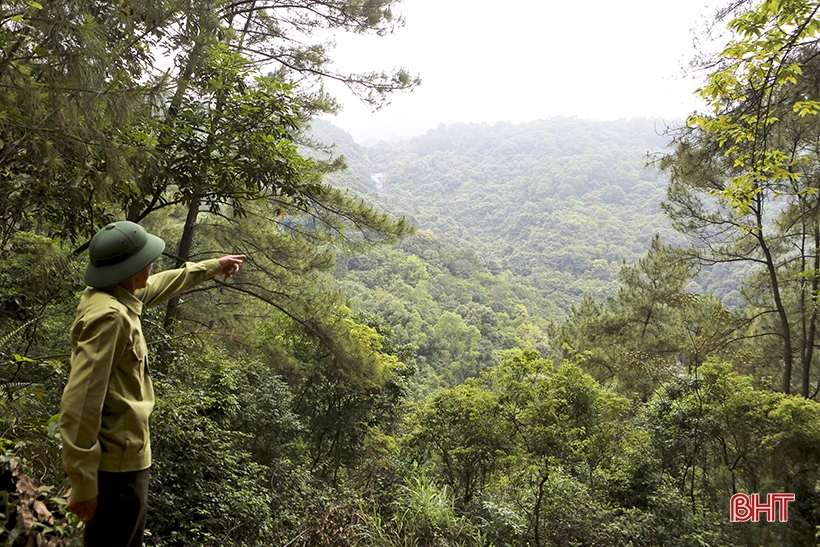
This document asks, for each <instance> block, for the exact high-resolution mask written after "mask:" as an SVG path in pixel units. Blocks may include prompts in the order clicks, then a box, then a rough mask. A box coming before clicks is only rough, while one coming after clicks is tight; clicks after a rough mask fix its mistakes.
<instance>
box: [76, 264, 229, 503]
mask: <svg viewBox="0 0 820 547" xmlns="http://www.w3.org/2000/svg"><path fill="white" fill-rule="evenodd" d="M220 271H221V266H220V264H219V261H218V260H215V259H214V260H206V261H204V262H199V263H195V264H192V263H186V264H185V265H184V266H183V267H182V268H179V269H176V270H169V271H166V272H162V273H159V274H156V275H152V276H151V277H149V278H148V285H147V286H146V287H145V288H144V289H139V290H137V291H136V293H135V294H131V293H129V292H128V291H126V290H125V289H123V288H122V287H120V286H115V287H114V289H113V290H111V291H110V293H109V292H106V291H105V290H101V289H94V288H91V287H88V288H86V290H85V291H84V292H83V295H82V297H81V299H80V304H79V306H78V307H77V315H76V317H75V319H74V324H73V326H72V328H71V347H72V354H71V375H70V376H69V379H68V384H67V385H66V387H65V390H64V391H63V398H62V402H61V405H60V435H61V437H62V441H63V466H64V467H65V470H66V472H67V473H68V476H69V478H70V479H71V487H72V494H71V495H72V498H73V499H74V500H75V501H84V500H88V499H91V498H93V497H95V496H97V471H98V470H100V471H116V472H125V471H139V470H142V469H147V468H148V467H150V465H151V442H150V438H149V433H148V417H149V415H150V414H151V411H152V410H153V408H154V387H153V383H152V382H151V376H150V373H149V369H148V364H147V357H148V348H147V346H146V345H145V338H144V337H143V335H142V325H141V323H140V314H142V310H143V309H145V308H151V307H153V306H157V305H159V304H161V303H163V302H165V301H167V300H169V299H170V298H173V297H174V296H176V295H178V294H179V293H181V292H183V291H185V290H187V289H189V288H191V287H193V286H195V285H197V284H198V283H201V282H202V281H205V280H206V279H209V278H211V277H213V276H214V275H216V274H217V273H219V272H220Z"/></svg>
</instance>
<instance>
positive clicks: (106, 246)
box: [84, 220, 165, 288]
mask: <svg viewBox="0 0 820 547" xmlns="http://www.w3.org/2000/svg"><path fill="white" fill-rule="evenodd" d="M164 250H165V242H164V241H163V240H161V239H160V238H158V237H157V236H155V235H151V234H149V233H148V232H146V231H145V229H144V228H143V227H142V226H140V225H139V224H134V223H133V222H129V221H127V220H124V221H122V222H114V223H112V224H109V225H108V226H106V227H105V228H103V229H102V230H100V231H99V232H97V233H96V234H95V235H94V237H93V238H91V243H90V244H89V246H88V259H89V264H88V268H86V270H85V278H84V281H85V284H86V285H88V286H89V287H96V288H100V287H108V286H110V285H116V284H117V283H121V282H123V281H125V280H126V279H128V278H129V277H131V276H133V275H136V274H138V273H139V272H140V271H142V270H143V269H144V268H145V267H147V266H148V265H149V264H150V263H152V262H153V261H154V260H156V259H157V257H158V256H159V255H161V254H162V251H164Z"/></svg>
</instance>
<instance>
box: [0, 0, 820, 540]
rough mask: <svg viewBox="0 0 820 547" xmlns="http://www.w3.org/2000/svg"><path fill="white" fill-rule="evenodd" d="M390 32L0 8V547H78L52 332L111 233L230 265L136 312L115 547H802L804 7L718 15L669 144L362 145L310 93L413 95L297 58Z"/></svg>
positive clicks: (302, 6) (814, 164)
mask: <svg viewBox="0 0 820 547" xmlns="http://www.w3.org/2000/svg"><path fill="white" fill-rule="evenodd" d="M397 6H398V2H397V0H369V1H367V2H360V1H358V0H333V1H325V0H319V1H314V0H310V1H308V0H293V1H292V2H289V3H265V2H249V1H230V2H228V1H223V0H197V1H196V2H193V1H190V0H114V1H92V0H70V1H68V0H67V1H63V2H56V1H48V0H41V1H39V2H38V1H34V0H9V1H6V2H3V3H2V4H0V89H2V91H0V524H1V525H2V528H0V542H2V543H3V544H4V545H9V546H19V547H24V546H25V547H27V546H37V547H39V546H49V547H69V546H80V545H82V544H83V539H82V534H83V524H82V523H81V522H80V520H79V519H78V518H77V516H76V515H74V514H72V513H71V512H69V511H68V510H67V499H68V496H69V494H70V493H69V488H70V482H69V481H68V478H67V476H66V473H65V471H64V470H63V466H62V456H61V448H62V447H61V438H60V434H59V430H58V420H59V414H58V413H59V409H60V398H61V396H62V392H63V389H64V387H65V385H66V381H67V379H68V376H69V373H70V370H71V344H70V341H69V336H68V334H69V330H70V328H71V325H72V322H73V321H74V317H75V311H76V309H77V304H78V302H79V298H80V294H81V293H82V291H83V289H84V288H85V285H84V283H83V272H84V271H85V268H86V265H87V263H88V245H89V240H90V238H91V237H92V236H93V235H94V233H96V232H97V231H98V230H99V229H100V228H102V227H103V226H105V225H106V224H108V223H109V222H112V221H117V220H130V221H133V222H138V223H140V224H141V225H142V226H144V227H145V228H146V229H147V230H148V231H149V232H151V233H153V234H156V235H158V236H160V237H162V239H164V240H165V242H166V244H167V245H166V252H165V254H164V255H163V256H162V257H160V259H159V260H158V261H157V263H156V264H155V266H154V267H155V271H159V270H167V269H172V268H176V267H179V266H181V265H182V264H184V263H185V262H195V261H201V260H205V259H208V258H214V257H218V256H221V255H224V254H227V253H242V254H245V255H246V256H247V259H246V261H245V263H244V264H243V266H242V268H241V270H240V272H239V273H238V274H237V275H235V276H234V277H232V278H227V277H221V276H220V277H216V278H214V279H213V280H211V281H208V282H206V283H204V284H202V285H199V286H197V287H196V288H195V289H193V290H191V291H189V292H187V293H185V294H182V295H181V296H180V297H179V298H176V299H173V300H171V301H169V302H168V304H167V305H164V306H162V307H157V308H152V309H150V310H147V311H145V312H144V313H143V314H142V328H143V332H144V334H145V338H146V339H147V342H148V350H149V360H150V368H151V376H152V378H153V381H154V387H155V390H156V394H157V405H156V408H155V409H154V412H153V414H152V417H151V436H152V444H153V447H154V454H153V463H152V466H151V475H150V476H151V478H150V481H151V483H150V497H149V513H148V526H147V531H146V539H145V544H146V545H149V546H155V547H182V546H209V547H210V546H223V545H236V546H240V547H262V546H265V547H319V546H334V547H353V546H362V547H410V546H414V547H456V546H459V547H503V546H509V547H513V546H515V547H519V546H530V547H548V546H555V547H569V546H576V547H577V546H590V547H593V546H610V545H623V546H631V547H654V546H657V547H676V546H680V547H689V546H693V545H702V546H715V547H718V546H721V547H722V546H728V545H732V546H752V545H754V546H759V545H763V546H782V545H789V546H798V547H801V546H816V545H820V539H818V537H820V402H818V397H819V396H820V367H818V359H816V358H815V354H816V352H815V350H816V349H817V347H818V344H819V343H820V342H819V341H818V338H820V325H818V319H820V317H818V315H819V314H818V305H817V302H818V299H820V192H818V189H820V118H818V115H820V55H818V54H820V48H819V47H818V44H817V39H818V35H820V14H818V10H820V3H818V2H810V1H808V0H737V1H734V2H731V3H728V4H727V5H726V6H725V7H724V8H721V9H720V10H718V11H717V12H716V13H715V15H714V20H713V21H712V22H711V23H710V27H709V29H708V30H709V31H710V34H711V35H715V36H719V39H720V40H723V42H722V43H721V47H720V48H718V52H717V53H716V54H715V55H714V56H704V57H698V58H696V59H695V60H694V61H693V64H694V65H695V66H696V67H697V68H698V69H699V70H701V72H702V74H703V75H704V78H703V84H702V86H701V87H700V88H699V89H697V90H694V89H693V91H696V92H697V93H698V95H699V96H700V97H701V99H702V100H703V102H704V104H705V105H706V106H705V108H704V109H703V111H702V112H694V113H692V115H691V116H689V117H688V118H687V119H684V120H677V121H674V122H672V121H669V122H666V123H663V122H660V121H658V120H654V119H632V120H620V121H596V120H586V119H581V118H566V117H555V118H548V119H544V120H538V121H532V122H529V123H520V124H511V123H498V124H495V125H487V124H452V125H440V126H439V127H437V128H436V129H432V130H430V131H429V132H428V133H426V134H425V135H422V136H418V137H415V138H412V139H409V140H404V141H384V142H379V143H373V144H370V145H367V146H364V145H360V144H357V143H356V142H354V140H353V139H352V137H351V136H350V135H349V134H347V133H345V132H344V131H343V130H341V129H339V128H338V127H335V126H334V125H332V123H329V122H327V121H325V120H324V119H320V116H322V115H324V114H330V113H333V112H335V111H337V110H338V108H339V104H338V103H337V102H336V100H335V99H334V98H333V97H332V96H329V95H328V94H327V93H326V91H325V87H324V85H323V82H326V81H328V80H335V81H340V82H343V83H344V84H346V85H347V86H348V88H350V89H351V90H352V91H353V92H354V93H355V94H356V95H357V96H358V97H359V98H360V99H361V100H362V101H364V102H365V103H367V104H369V105H372V106H373V107H374V108H379V107H387V104H388V103H389V100H390V97H391V95H393V94H395V93H400V92H404V91H409V90H412V89H414V88H415V87H416V86H418V85H421V81H420V79H419V77H416V76H413V75H412V74H411V73H410V72H408V71H407V70H405V69H397V70H395V71H393V72H384V71H381V70H379V69H376V70H374V71H373V72H366V73H345V72H340V71H338V70H337V69H336V68H335V65H334V62H333V61H334V59H333V49H332V43H330V42H328V41H327V33H326V31H327V30H335V31H338V32H350V33H371V34H375V35H384V34H387V33H390V32H392V31H393V30H395V29H396V28H398V26H400V25H401V23H402V21H401V18H400V17H399V16H397V15H396V9H397ZM717 30H720V32H717ZM712 31H714V32H712ZM815 177H818V178H815ZM738 494H742V495H743V496H754V495H758V496H760V497H761V498H766V496H767V495H769V494H775V495H776V494H791V495H793V496H794V497H793V501H790V502H788V503H786V502H784V501H781V502H780V505H779V506H778V511H777V512H775V511H774V510H773V511H772V513H771V514H767V513H766V512H765V511H762V512H761V513H759V514H755V515H753V518H752V519H751V520H750V519H745V520H743V519H741V520H743V521H742V522H735V521H736V520H738V519H737V518H733V517H735V516H736V515H735V514H734V513H733V512H732V507H733V506H732V503H733V502H732V500H736V499H737V498H736V497H735V496H736V495H738ZM744 499H745V498H744ZM752 499H756V498H752ZM781 499H782V498H781ZM758 517H759V518H758Z"/></svg>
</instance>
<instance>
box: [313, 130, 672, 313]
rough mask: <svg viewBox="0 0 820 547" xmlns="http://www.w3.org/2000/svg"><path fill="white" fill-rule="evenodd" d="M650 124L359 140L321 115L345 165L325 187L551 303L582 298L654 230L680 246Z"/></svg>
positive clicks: (637, 251)
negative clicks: (441, 241)
mask: <svg viewBox="0 0 820 547" xmlns="http://www.w3.org/2000/svg"><path fill="white" fill-rule="evenodd" d="M666 129H667V128H666V126H664V125H662V124H660V123H659V122H658V121H657V120H653V119H640V118H639V119H632V120H619V121H590V120H580V119H575V118H550V119H547V120H541V121H536V122H530V123H522V124H509V123H499V124H495V125H493V126H490V125H486V124H455V125H446V126H445V125H440V126H439V127H438V128H436V129H433V130H431V131H429V132H428V133H427V134H425V135H423V136H419V137H414V138H412V139H409V140H406V141H401V142H396V141H391V142H381V143H378V144H377V145H375V146H370V147H362V146H359V145H357V144H356V143H355V142H354V141H353V139H352V138H351V137H350V135H348V134H347V133H345V132H344V131H343V130H341V129H339V128H337V127H335V126H332V125H331V124H329V123H326V122H319V123H317V124H316V126H315V127H314V131H315V134H316V136H317V138H318V139H319V140H320V141H322V142H325V143H330V142H333V143H335V144H336V153H337V154H341V155H344V156H345V158H346V159H347V163H348V166H349V169H348V170H347V171H346V172H344V173H340V174H335V175H334V176H333V177H331V179H330V182H331V183H332V184H334V185H339V186H345V187H348V188H350V189H352V190H353V191H354V192H357V193H359V194H360V195H362V197H364V198H365V199H366V200H367V201H369V202H371V203H372V204H373V205H374V206H376V207H377V208H378V209H380V210H383V211H385V212H388V213H391V214H394V215H404V216H406V217H408V218H409V219H410V220H411V221H412V222H413V224H414V225H415V226H416V227H417V228H419V229H420V230H429V231H431V232H433V233H435V234H437V235H438V236H440V237H443V238H446V239H447V240H448V241H451V242H453V243H454V244H456V245H457V246H459V247H463V246H469V247H471V248H472V249H474V250H475V251H476V253H477V254H478V256H479V257H481V260H482V261H483V265H484V266H485V267H486V268H487V269H488V270H489V271H490V272H493V273H499V272H501V271H504V270H509V271H511V272H512V273H514V274H516V275H517V276H522V277H525V278H527V279H528V280H529V282H530V283H532V284H533V285H534V286H535V287H537V288H538V290H539V291H541V292H542V294H544V295H545V296H549V297H550V298H552V299H554V300H555V303H556V304H558V306H559V307H560V308H562V309H565V310H566V309H568V307H569V306H570V305H571V304H572V303H574V302H577V300H578V299H579V298H580V296H581V295H583V294H584V293H591V294H594V295H597V296H601V295H605V294H611V293H612V292H614V290H615V283H616V279H617V274H618V270H619V269H620V267H621V265H622V264H623V263H624V261H626V262H627V263H630V262H634V261H635V260H637V258H638V257H639V256H641V255H642V254H643V253H644V252H646V250H647V249H648V246H649V242H650V241H651V239H652V237H653V236H654V235H655V234H660V235H661V238H662V240H663V241H664V242H666V243H675V244H680V245H684V244H685V239H684V238H683V236H682V235H681V234H679V233H677V232H675V231H674V230H673V229H672V228H671V226H670V223H669V221H668V219H667V218H666V216H665V215H664V213H663V212H662V211H661V209H660V203H661V201H662V200H663V198H664V195H665V194H664V193H665V188H666V180H665V178H664V177H663V176H661V175H660V174H659V173H658V170H657V169H656V168H655V167H654V165H652V160H653V158H656V157H658V155H659V154H661V153H663V151H664V149H665V147H666V146H667V144H668V141H669V137H668V136H666V135H665V134H664V131H665V130H666Z"/></svg>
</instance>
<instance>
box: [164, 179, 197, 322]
mask: <svg viewBox="0 0 820 547" xmlns="http://www.w3.org/2000/svg"><path fill="white" fill-rule="evenodd" d="M201 199H202V197H201V196H200V195H199V194H194V195H193V196H191V201H190V203H189V204H188V215H187V216H186V217H185V226H184V227H183V229H182V237H180V239H179V247H178V248H177V260H176V265H175V267H176V268H179V267H181V266H182V265H183V264H185V262H186V261H187V260H188V259H189V258H190V257H191V247H192V246H193V242H194V230H195V229H196V218H197V216H198V215H199V204H200V201H201ZM174 319H179V296H175V297H173V298H172V299H171V300H169V301H168V308H167V309H166V310H165V321H164V323H163V325H164V326H165V328H166V329H168V328H170V326H171V323H172V321H173V320H174Z"/></svg>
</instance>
